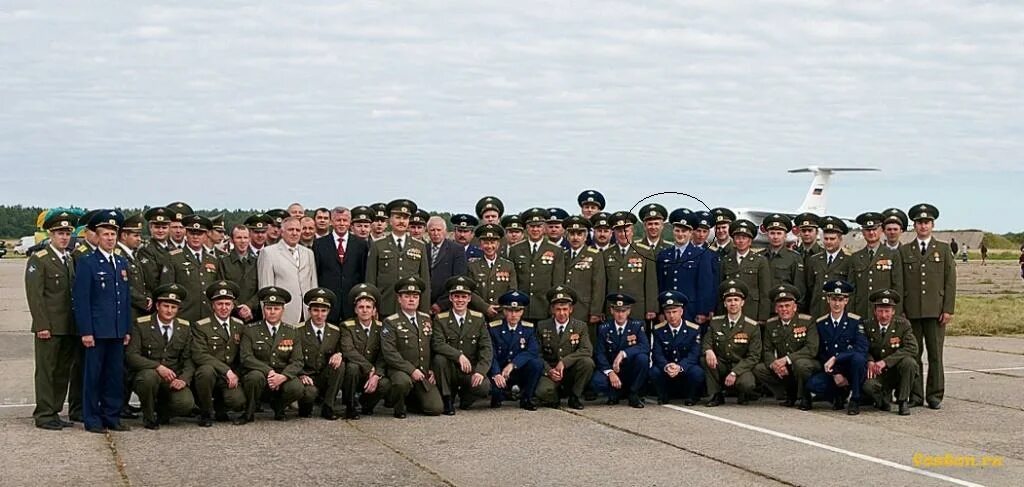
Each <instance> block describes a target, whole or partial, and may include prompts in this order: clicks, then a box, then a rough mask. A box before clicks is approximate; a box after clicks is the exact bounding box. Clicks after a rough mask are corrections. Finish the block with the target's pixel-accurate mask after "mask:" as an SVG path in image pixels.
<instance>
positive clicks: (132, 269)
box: [114, 244, 152, 316]
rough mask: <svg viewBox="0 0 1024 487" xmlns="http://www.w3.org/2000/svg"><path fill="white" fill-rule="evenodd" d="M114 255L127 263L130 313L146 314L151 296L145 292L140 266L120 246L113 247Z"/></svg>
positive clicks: (144, 278) (144, 281) (144, 282)
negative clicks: (129, 283) (130, 302)
mask: <svg viewBox="0 0 1024 487" xmlns="http://www.w3.org/2000/svg"><path fill="white" fill-rule="evenodd" d="M114 253H115V254H117V255H120V256H121V257H124V258H125V260H127V261H128V281H129V282H131V287H132V292H131V296H132V311H134V312H135V315H136V316H138V315H144V314H148V313H149V312H150V310H149V308H147V307H146V302H147V300H150V299H151V297H152V294H150V293H149V291H147V290H146V276H145V275H143V272H144V271H143V270H142V266H140V265H139V263H138V260H137V259H136V258H135V257H133V256H130V255H129V254H128V252H125V251H124V249H122V248H121V245H120V244H118V246H117V247H114Z"/></svg>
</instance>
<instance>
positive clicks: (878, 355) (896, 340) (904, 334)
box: [864, 316, 918, 367]
mask: <svg viewBox="0 0 1024 487" xmlns="http://www.w3.org/2000/svg"><path fill="white" fill-rule="evenodd" d="M880 328H881V327H879V326H878V322H877V321H875V320H868V321H866V322H865V323H864V336H865V337H867V340H868V360H870V361H873V362H877V361H879V360H884V361H885V366H886V367H894V366H895V365H896V364H898V363H900V361H901V360H914V359H915V358H916V357H918V348H917V338H915V337H914V331H913V329H912V328H911V326H910V322H909V321H907V319H906V318H904V317H902V316H893V318H892V322H891V323H889V326H887V327H886V328H885V333H882V330H881V329H880Z"/></svg>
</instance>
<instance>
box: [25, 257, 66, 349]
mask: <svg viewBox="0 0 1024 487" xmlns="http://www.w3.org/2000/svg"><path fill="white" fill-rule="evenodd" d="M66 259H67V260H68V263H67V265H65V264H64V263H63V262H62V261H61V260H60V257H59V256H57V254H56V253H54V251H53V249H52V248H50V247H47V248H45V249H43V250H40V251H38V252H35V253H33V254H32V255H30V256H29V257H28V263H27V264H26V266H25V297H26V298H28V310H29V312H30V313H31V314H32V333H37V332H40V331H44V330H49V332H50V334H52V335H74V334H75V322H74V320H73V319H72V315H71V284H72V282H73V281H74V279H75V266H74V264H73V262H72V260H71V255H70V254H69V255H68V256H67V257H66Z"/></svg>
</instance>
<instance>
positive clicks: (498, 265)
mask: <svg viewBox="0 0 1024 487" xmlns="http://www.w3.org/2000/svg"><path fill="white" fill-rule="evenodd" d="M466 275H467V276H469V277H470V278H472V279H473V282H475V283H476V285H477V288H476V293H475V294H474V297H473V301H477V300H478V299H480V300H482V301H480V302H478V303H477V304H476V306H477V307H481V306H484V307H486V306H493V305H497V304H498V298H499V297H500V296H501V295H502V294H505V293H507V292H509V291H511V290H513V289H515V288H516V285H517V277H516V268H515V266H513V265H512V261H510V260H508V259H505V258H502V257H495V259H494V267H487V259H483V258H481V259H476V260H473V261H472V262H469V263H468V264H466Z"/></svg>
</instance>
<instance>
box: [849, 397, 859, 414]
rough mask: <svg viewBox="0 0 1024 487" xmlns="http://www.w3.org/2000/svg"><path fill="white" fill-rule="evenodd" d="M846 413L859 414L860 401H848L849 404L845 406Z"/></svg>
mask: <svg viewBox="0 0 1024 487" xmlns="http://www.w3.org/2000/svg"><path fill="white" fill-rule="evenodd" d="M846 414H848V415H850V416H856V415H858V414H860V401H850V404H848V405H847V406H846Z"/></svg>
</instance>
